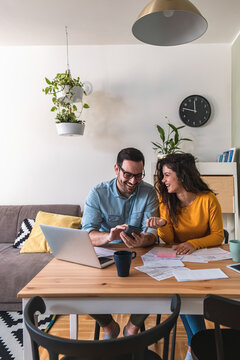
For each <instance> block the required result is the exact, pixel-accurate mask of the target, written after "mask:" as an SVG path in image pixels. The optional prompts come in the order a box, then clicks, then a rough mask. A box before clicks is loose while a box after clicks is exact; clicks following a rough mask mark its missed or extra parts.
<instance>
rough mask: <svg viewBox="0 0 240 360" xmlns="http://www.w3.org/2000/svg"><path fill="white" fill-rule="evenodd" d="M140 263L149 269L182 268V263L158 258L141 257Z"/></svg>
mask: <svg viewBox="0 0 240 360" xmlns="http://www.w3.org/2000/svg"><path fill="white" fill-rule="evenodd" d="M142 261H143V264H144V265H145V266H150V267H170V268H172V267H177V266H184V264H183V262H182V261H181V260H178V259H167V258H159V257H149V256H145V255H143V256H142Z"/></svg>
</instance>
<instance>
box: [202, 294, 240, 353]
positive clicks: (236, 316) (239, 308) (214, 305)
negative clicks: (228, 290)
mask: <svg viewBox="0 0 240 360" xmlns="http://www.w3.org/2000/svg"><path fill="white" fill-rule="evenodd" d="M203 307H204V317H205V319H207V320H210V321H212V322H214V324H215V343H216V353H217V359H224V349H223V346H224V344H223V338H222V330H221V329H220V325H223V326H227V327H228V328H231V329H234V330H240V301H236V300H231V299H227V298H224V297H221V296H217V295H207V296H206V297H205V298H204V305H203ZM239 338H240V333H239Z"/></svg>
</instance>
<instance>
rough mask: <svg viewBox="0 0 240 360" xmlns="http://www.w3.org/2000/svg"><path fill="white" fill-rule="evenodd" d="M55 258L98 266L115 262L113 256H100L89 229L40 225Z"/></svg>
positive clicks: (102, 266) (101, 266) (103, 266)
mask: <svg viewBox="0 0 240 360" xmlns="http://www.w3.org/2000/svg"><path fill="white" fill-rule="evenodd" d="M40 228H41V230H42V232H43V235H44V236H45V238H46V240H47V242H48V244H49V246H50V248H51V250H52V253H53V255H54V257H55V258H57V259H60V260H65V261H69V262H73V263H77V264H81V265H87V266H92V267H96V268H105V267H106V266H108V265H111V264H113V263H114V259H113V256H100V257H98V256H97V254H96V252H95V250H94V246H93V244H92V241H91V239H90V237H89V234H88V232H87V231H83V230H79V229H71V228H64V227H58V226H50V225H40Z"/></svg>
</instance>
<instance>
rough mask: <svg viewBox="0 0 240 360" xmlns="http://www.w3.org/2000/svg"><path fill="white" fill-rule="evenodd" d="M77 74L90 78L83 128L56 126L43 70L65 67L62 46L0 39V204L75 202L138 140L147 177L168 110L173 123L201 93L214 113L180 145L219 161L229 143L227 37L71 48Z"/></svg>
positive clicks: (49, 73) (188, 132)
mask: <svg viewBox="0 0 240 360" xmlns="http://www.w3.org/2000/svg"><path fill="white" fill-rule="evenodd" d="M69 55H70V68H71V72H72V75H73V76H74V77H76V76H80V78H81V80H88V81H91V82H92V84H93V87H94V91H93V93H92V95H90V96H89V97H87V98H85V100H86V102H88V103H89V104H90V106H91V108H90V109H89V110H86V112H85V115H86V116H85V118H86V121H87V125H86V131H85V135H84V136H83V137H60V136H58V135H57V133H56V129H55V120H54V114H53V113H51V112H50V107H51V99H50V96H46V95H44V93H42V91H41V89H42V88H43V87H45V81H44V77H45V76H47V77H48V78H50V79H52V78H53V77H54V76H55V74H56V73H57V72H63V71H65V69H66V49H65V47H5V48H0V69H1V70H0V71H1V83H0V99H1V117H0V123H1V127H0V129H1V131H0V154H1V176H0V203H1V204H34V203H35V204H36V203H77V204H80V205H81V206H82V205H83V203H84V200H85V198H86V196H87V194H88V192H89V190H90V188H91V187H92V186H94V185H95V184H96V183H98V182H100V181H103V180H108V179H110V178H112V177H113V176H114V172H113V164H114V162H115V158H116V154H117V152H118V151H119V150H120V149H121V148H123V147H127V146H135V147H137V148H139V149H140V150H142V151H143V153H144V155H145V157H146V174H147V176H146V180H147V181H150V180H151V177H150V174H151V163H152V162H153V161H154V160H155V154H154V152H153V150H152V145H151V141H155V140H157V134H156V130H155V127H154V125H155V124H156V123H159V124H161V125H164V123H165V120H164V119H163V116H165V115H167V116H168V118H169V120H170V121H171V122H173V123H174V124H175V125H177V126H180V125H182V123H181V120H180V119H179V116H178V108H179V104H180V103H181V101H182V100H183V99H184V98H185V97H186V96H188V95H191V94H200V95H203V96H205V97H206V98H207V99H208V100H209V101H210V103H211V105H212V109H213V116H212V118H211V119H210V121H209V122H208V123H207V124H206V125H205V126H203V127H201V128H197V129H194V128H185V129H183V130H182V135H184V136H185V137H190V138H192V139H193V140H194V141H193V143H186V145H185V146H183V149H184V150H185V151H189V152H192V153H193V154H194V155H196V156H197V157H198V159H199V160H200V161H215V160H216V156H217V154H218V153H221V152H222V151H224V150H225V149H228V148H229V147H230V145H231V139H230V137H231V48H230V45H224V44H222V45H196V44H190V45H184V46H179V47H170V48H162V47H154V46H148V45H134V46H132V45H131V46H76V47H70V49H69Z"/></svg>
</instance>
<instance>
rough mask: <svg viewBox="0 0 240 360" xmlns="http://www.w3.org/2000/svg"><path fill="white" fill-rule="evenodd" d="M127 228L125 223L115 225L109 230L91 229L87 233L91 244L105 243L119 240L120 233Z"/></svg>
mask: <svg viewBox="0 0 240 360" xmlns="http://www.w3.org/2000/svg"><path fill="white" fill-rule="evenodd" d="M126 228H127V224H123V225H117V226H116V227H114V228H112V229H111V230H110V232H104V231H97V230H93V231H91V232H90V233H89V236H90V239H91V241H92V244H93V246H103V245H107V244H108V243H110V242H111V241H113V240H120V239H121V237H120V234H121V233H122V232H123V231H124V230H125V229H126Z"/></svg>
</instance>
